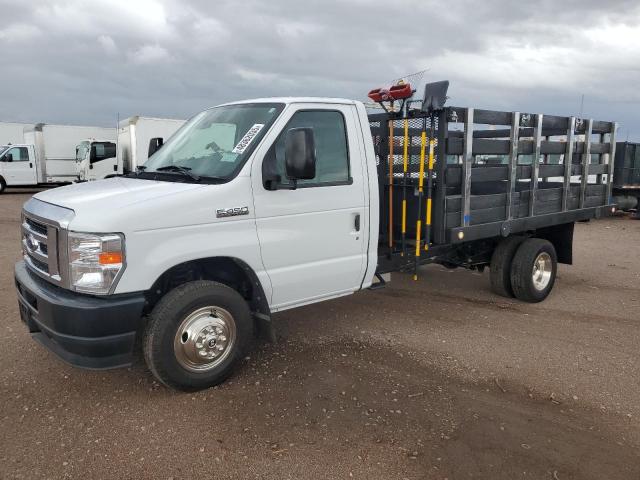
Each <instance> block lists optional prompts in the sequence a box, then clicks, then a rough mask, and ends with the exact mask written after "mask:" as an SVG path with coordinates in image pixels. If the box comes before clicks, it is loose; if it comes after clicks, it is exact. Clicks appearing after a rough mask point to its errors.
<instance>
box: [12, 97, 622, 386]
mask: <svg viewBox="0 0 640 480" xmlns="http://www.w3.org/2000/svg"><path fill="white" fill-rule="evenodd" d="M428 90H429V86H427V92H426V93H425V98H427V101H425V102H424V103H422V102H419V105H418V107H417V108H410V105H405V106H404V108H401V109H398V108H397V104H396V108H394V109H389V110H388V111H387V112H386V113H382V114H376V115H371V116H367V112H366V110H365V107H364V105H363V104H362V103H360V102H357V101H351V100H342V99H332V98H271V99H259V100H251V101H245V102H237V103H231V104H225V105H221V106H218V107H215V108H212V109H209V110H206V111H204V112H202V113H200V114H198V115H196V116H195V117H193V118H192V119H191V120H190V121H189V123H188V124H187V125H185V126H184V128H182V129H181V130H180V131H179V132H178V133H177V134H176V135H174V136H173V137H172V138H171V139H170V140H169V141H168V142H167V143H166V144H165V145H164V146H163V147H162V149H160V150H159V151H158V152H156V153H155V154H154V155H153V156H152V157H151V158H150V159H149V160H148V161H147V162H146V163H145V164H144V165H143V166H142V168H140V169H138V171H136V172H132V173H130V174H129V175H127V176H121V177H116V178H110V179H106V180H102V181H96V182H88V183H79V184H75V185H71V186H67V187H62V188H58V189H54V190H49V191H45V192H41V193H38V194H36V195H35V196H34V197H33V198H32V199H30V200H29V201H28V202H27V203H26V204H25V205H24V209H23V218H22V239H23V240H22V245H23V251H24V259H23V260H22V261H20V262H19V263H18V264H17V265H16V268H15V279H16V288H17V294H18V299H19V304H20V314H21V317H22V319H23V321H24V322H25V324H26V325H27V327H28V329H29V331H30V332H31V334H32V335H33V337H34V339H35V340H37V341H39V342H40V343H41V344H43V345H44V346H46V347H47V348H49V349H50V350H52V351H53V352H55V353H56V354H57V355H58V356H60V357H61V358H62V359H64V360H66V361H67V362H70V363H71V364H73V365H77V366H81V367H86V368H98V369H99V368H113V367H119V366H124V365H129V364H130V363H131V362H132V358H133V352H134V347H135V346H136V345H138V344H141V346H142V350H143V351H144V357H145V360H146V363H147V365H148V367H149V369H150V370H151V372H153V374H154V375H155V376H156V377H157V379H158V380H159V381H160V382H162V383H164V384H165V385H168V386H171V387H174V388H178V389H184V390H193V389H200V388H206V387H209V386H211V385H215V384H217V383H219V382H222V381H223V380H224V379H225V378H227V377H228V376H229V375H230V373H231V372H232V369H233V368H234V366H235V365H236V364H237V363H238V362H239V361H240V360H241V359H242V358H243V357H244V355H245V354H246V352H247V349H248V348H249V346H250V344H251V343H252V338H253V336H254V332H255V331H256V329H260V328H262V327H265V326H266V327H267V328H268V326H269V325H270V318H271V317H270V316H271V314H272V313H275V312H280V311H282V310H286V309H291V308H295V307H299V306H302V305H306V304H309V303H313V302H320V301H325V300H329V299H333V298H336V297H340V296H343V295H349V294H352V293H354V292H357V291H359V290H362V289H366V288H370V287H371V288H381V287H382V286H384V283H385V281H386V278H385V276H384V274H386V273H388V272H391V271H410V272H413V273H414V274H415V275H417V274H418V270H417V269H416V267H417V266H418V265H422V264H425V263H434V262H435V263H440V264H443V265H445V266H447V267H448V268H454V267H464V268H469V269H478V270H482V269H484V268H485V267H486V266H490V268H491V275H490V280H491V286H492V288H493V290H494V291H495V292H497V293H499V294H501V295H505V296H515V297H517V298H518V299H521V300H523V301H529V302H537V301H541V300H543V299H544V298H545V297H546V296H547V295H548V294H549V292H550V291H551V288H552V287H553V285H554V281H555V275H556V269H557V263H558V262H562V263H571V252H572V250H571V249H572V234H573V223H574V222H575V221H577V220H583V219H588V218H596V217H599V216H603V215H608V214H610V213H611V212H612V211H613V210H614V206H613V205H611V204H610V203H609V197H608V196H607V194H606V193H607V189H608V188H609V187H608V184H607V183H604V184H598V185H588V186H585V185H587V184H586V183H585V182H586V180H585V182H583V183H581V184H576V185H574V184H572V183H568V184H567V183H566V182H565V184H560V185H554V186H553V187H551V186H550V185H544V186H542V185H537V183H538V182H537V181H535V182H534V181H531V179H532V178H535V179H536V180H537V179H538V176H539V177H544V178H548V177H551V176H554V175H556V174H557V173H556V172H557V171H559V170H561V169H564V171H565V172H566V173H565V175H566V176H565V177H564V178H569V179H570V177H571V174H572V173H573V172H575V171H579V170H580V167H583V168H584V165H585V164H584V163H583V161H586V160H581V159H582V158H583V157H587V156H588V157H589V159H591V158H592V156H593V155H597V156H601V157H602V159H603V161H604V162H605V163H603V164H601V165H599V166H598V167H597V168H595V167H596V165H594V164H589V165H588V167H587V169H586V170H583V171H584V172H585V173H586V172H587V171H589V172H591V173H593V171H592V170H597V171H598V172H601V173H605V174H606V173H607V172H609V171H610V170H609V169H610V167H611V165H610V158H613V156H610V154H611V153H612V149H613V148H615V139H614V138H613V137H614V136H615V124H613V123H611V122H596V121H591V120H588V121H587V122H585V123H582V122H580V123H581V125H583V126H581V125H578V124H577V123H576V119H575V118H573V117H555V116H546V115H545V116H543V115H541V114H531V115H532V116H527V115H525V114H522V115H520V114H519V113H518V112H494V111H488V110H475V111H474V109H472V108H458V107H445V106H444V96H442V95H440V97H441V98H440V101H435V100H434V95H432V94H428V93H429V92H428ZM436 90H437V89H436ZM434 119H437V123H435V122H434ZM456 123H457V124H462V126H463V127H464V128H463V129H460V128H450V126H451V125H452V124H456ZM489 123H493V124H499V125H510V128H509V129H507V133H506V134H507V135H508V136H509V138H508V139H507V140H505V139H487V138H486V136H485V137H484V138H483V136H482V135H476V133H482V128H483V125H486V124H489ZM435 125H437V128H431V126H435ZM532 125H533V127H532ZM585 128H587V129H588V130H590V131H591V133H593V134H602V137H601V138H602V139H603V143H602V144H595V143H593V144H590V145H586V143H585V142H588V141H589V140H590V139H591V138H592V137H594V135H585V138H586V139H587V140H585V141H583V142H580V141H574V134H575V133H576V132H578V133H580V132H583V131H585V130H584V129H585ZM561 129H564V130H563V132H562V134H563V135H569V141H568V142H567V141H558V142H555V141H553V135H554V134H556V135H557V132H558V131H559V130H561ZM476 130H477V131H476ZM519 134H522V135H521V137H522V138H520V139H519V138H518V135H519ZM543 137H545V138H546V137H549V139H546V140H545V141H544V142H542V141H540V139H541V138H543ZM514 143H515V145H517V146H518V148H520V149H521V150H522V153H523V154H531V152H534V153H535V152H537V153H538V154H539V155H538V156H537V157H536V156H535V155H534V158H538V159H539V158H541V156H542V155H544V154H547V153H549V152H557V151H559V150H560V149H566V150H565V152H566V158H567V159H571V161H570V162H567V165H566V166H563V165H560V166H558V165H544V164H542V163H538V161H534V162H533V165H529V166H524V165H522V166H517V165H518V160H517V159H518V150H517V149H516V148H515V145H514ZM503 151H507V152H511V154H510V164H509V165H498V166H492V165H489V166H487V165H483V164H474V162H473V158H474V155H486V154H492V153H493V154H495V153H500V152H503ZM579 152H583V153H582V154H580V153H579ZM453 158H455V159H457V160H456V161H451V159H453ZM448 159H449V160H450V161H447V160H448ZM390 160H392V161H390ZM574 167H577V168H574ZM534 174H535V175H536V176H535V177H532V175H534ZM525 180H527V182H525ZM541 183H542V182H541ZM496 191H499V192H501V193H496ZM563 199H564V200H563ZM425 206H426V210H424V208H425ZM531 212H533V213H531ZM375 279H377V281H376V282H374V280H375ZM425 294H427V292H425ZM137 340H139V343H138V342H137Z"/></svg>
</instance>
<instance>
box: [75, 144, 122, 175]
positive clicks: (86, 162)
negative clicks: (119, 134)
mask: <svg viewBox="0 0 640 480" xmlns="http://www.w3.org/2000/svg"><path fill="white" fill-rule="evenodd" d="M76 168H77V173H78V180H80V181H88V180H100V179H103V178H106V177H107V176H108V175H115V174H117V173H118V162H117V158H116V144H115V143H114V142H112V141H109V140H94V139H92V140H85V141H83V142H81V143H80V144H79V145H78V146H77V147H76Z"/></svg>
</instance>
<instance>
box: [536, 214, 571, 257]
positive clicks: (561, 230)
mask: <svg viewBox="0 0 640 480" xmlns="http://www.w3.org/2000/svg"><path fill="white" fill-rule="evenodd" d="M573 226H574V224H573V223H564V224H562V225H554V226H553V227H547V228H540V229H538V230H536V232H535V235H533V236H534V237H536V238H543V239H545V240H548V241H550V242H551V243H552V244H553V247H554V248H555V250H556V255H557V256H558V263H565V264H567V265H572V264H573Z"/></svg>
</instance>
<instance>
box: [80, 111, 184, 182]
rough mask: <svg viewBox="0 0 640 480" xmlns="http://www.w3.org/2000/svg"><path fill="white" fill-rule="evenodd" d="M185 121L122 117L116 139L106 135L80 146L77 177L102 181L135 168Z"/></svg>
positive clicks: (81, 179) (137, 116)
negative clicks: (105, 137)
mask: <svg viewBox="0 0 640 480" xmlns="http://www.w3.org/2000/svg"><path fill="white" fill-rule="evenodd" d="M184 123H185V120H177V119H172V118H153V117H143V116H139V115H136V116H133V117H129V118H126V119H124V120H122V121H121V122H119V124H118V131H117V137H116V138H113V140H111V139H104V138H103V139H101V140H93V141H88V142H83V143H82V144H81V145H79V146H78V151H77V159H76V164H77V177H78V180H80V181H88V180H101V179H103V178H107V177H109V176H114V175H124V174H127V173H129V172H133V171H135V170H136V168H137V167H138V165H142V164H143V163H144V162H146V161H147V158H148V157H149V156H150V155H151V154H152V153H153V152H155V151H156V150H157V149H158V148H159V147H160V146H161V145H162V143H163V142H164V140H166V139H168V138H169V137H170V136H171V135H173V134H174V132H175V131H176V130H178V129H179V128H180V127H181V126H182V125H184ZM115 133H116V132H115V131H114V134H115ZM114 141H116V142H117V143H113V142H114Z"/></svg>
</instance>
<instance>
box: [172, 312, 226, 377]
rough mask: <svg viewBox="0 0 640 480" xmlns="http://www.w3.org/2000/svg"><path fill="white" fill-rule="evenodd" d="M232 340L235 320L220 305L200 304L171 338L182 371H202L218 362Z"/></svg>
mask: <svg viewBox="0 0 640 480" xmlns="http://www.w3.org/2000/svg"><path fill="white" fill-rule="evenodd" d="M235 342H236V323H235V321H234V319H233V316H232V315H231V314H230V313H229V312H228V311H227V310H225V309H224V308H220V307H214V306H209V307H202V308H199V309H197V310H195V311H194V312H192V313H191V314H189V315H188V316H187V317H186V318H185V319H184V320H183V321H182V323H181V324H180V326H179V327H178V330H177V331H176V336H175V338H174V341H173V350H174V353H175V355H176V359H177V360H178V363H179V364H180V365H181V366H182V367H183V368H185V369H186V370H189V371H192V372H203V371H206V370H211V369H212V368H215V367H217V366H218V365H220V363H222V362H223V361H224V360H225V359H226V358H227V357H228V356H229V354H230V353H231V351H232V349H233V346H234V345H235Z"/></svg>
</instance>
